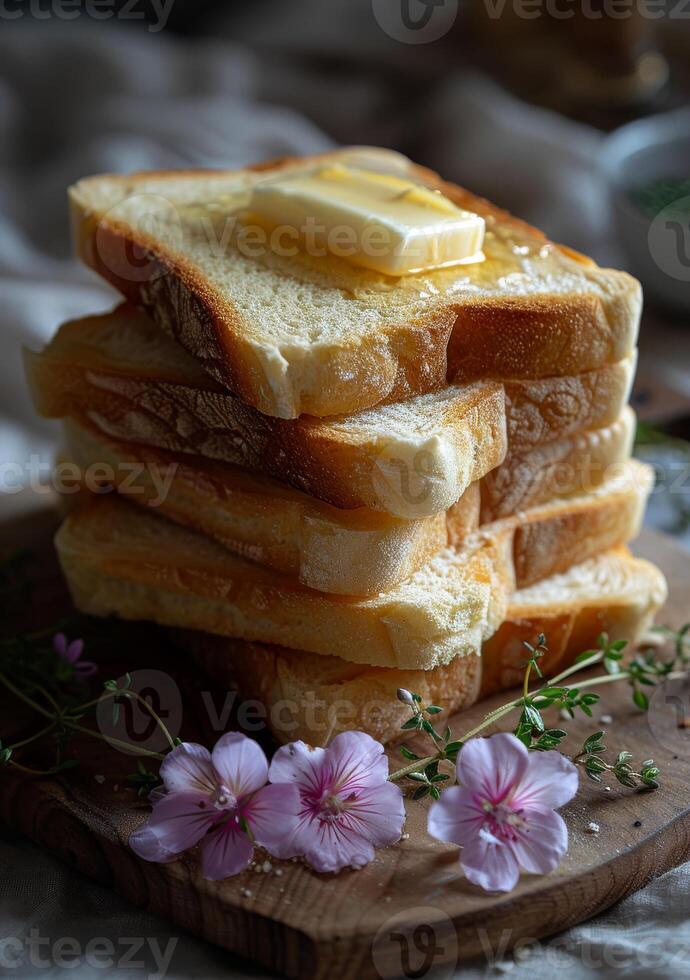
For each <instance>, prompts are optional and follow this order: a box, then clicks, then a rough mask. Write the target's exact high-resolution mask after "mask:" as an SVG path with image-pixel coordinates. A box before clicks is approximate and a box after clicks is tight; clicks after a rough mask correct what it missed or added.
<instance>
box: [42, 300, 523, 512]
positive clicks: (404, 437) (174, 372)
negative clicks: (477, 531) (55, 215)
mask: <svg viewBox="0 0 690 980" xmlns="http://www.w3.org/2000/svg"><path fill="white" fill-rule="evenodd" d="M26 369H27V376H28V379H29V384H30V387H31V389H32V392H33V395H34V400H35V403H36V408H37V410H38V412H39V413H40V414H41V415H44V416H48V417H50V418H62V417H73V418H86V419H88V420H90V421H91V423H92V424H94V425H95V426H96V427H97V428H98V429H100V431H101V432H104V433H106V434H107V435H110V436H112V437H113V438H116V439H122V440H125V441H128V442H139V443H143V444H146V445H151V446H155V447H158V448H159V449H167V450H172V451H174V452H183V453H195V454H199V455H202V456H206V457H208V458H210V459H217V460H222V461H223V462H228V463H235V464H239V465H242V466H245V467H248V468H250V469H253V470H258V471H260V472H262V473H265V474H267V475H269V476H272V477H275V478H276V479H279V480H282V481H283V482H285V483H290V484H291V485H292V486H294V487H297V488H298V489H300V490H303V491H305V492H306V493H308V494H311V495H312V496H314V497H318V498H319V499H321V500H325V501H327V502H328V503H331V504H333V505H334V506H336V507H341V508H357V507H368V508H370V509H372V510H378V511H383V512H385V513H388V514H393V515H395V516H396V517H402V518H406V519H419V518H422V517H428V516H431V515H433V514H437V513H439V512H440V511H442V510H445V509H446V508H448V507H450V506H451V504H454V503H455V501H456V500H458V498H459V497H460V496H461V495H462V493H463V492H464V491H465V490H466V489H467V487H468V486H469V485H470V484H471V483H472V482H473V481H474V480H478V479H480V478H481V477H482V476H484V474H485V473H488V472H489V471H490V470H492V469H493V468H494V467H495V466H498V464H499V463H501V461H502V460H503V458H504V456H505V453H506V420H505V397H504V393H503V388H502V386H501V385H499V384H498V383H497V382H495V381H488V382H476V383H473V384H467V385H450V386H448V387H446V388H442V389H441V390H439V391H436V392H431V393H429V394H426V395H418V396H417V397H416V398H413V399H411V400H409V401H407V402H402V403H400V404H393V405H382V406H379V407H377V408H373V409H368V410H366V411H363V412H358V413H357V414H355V415H350V416H346V417H336V418H331V419H315V418H309V417H303V418H299V419H276V418H270V417H268V416H266V415H263V414H261V413H260V412H257V411H256V409H253V408H249V407H248V406H247V405H245V404H244V402H242V401H241V400H240V399H239V398H236V397H235V396H233V395H231V394H230V393H229V392H228V391H227V390H226V389H225V388H223V387H222V386H221V385H219V384H217V383H216V382H214V381H213V380H212V379H211V378H209V376H208V375H207V374H206V373H205V372H204V371H202V369H201V368H200V367H199V365H198V364H197V362H196V361H195V360H194V358H192V357H190V356H189V355H188V354H186V353H185V351H184V350H182V349H181V348H180V347H179V345H178V344H176V343H175V342H174V341H172V340H170V338H169V337H166V336H165V334H163V333H162V332H161V331H160V330H159V329H158V328H157V327H156V325H155V324H154V323H152V321H151V320H150V319H149V318H148V317H147V316H146V315H145V314H143V313H138V312H137V311H136V310H133V309H132V308H131V307H127V306H126V305H123V306H122V307H120V308H119V309H118V310H116V311H115V312H114V313H111V314H109V315H105V316H97V317H88V318H85V319H83V320H75V321H73V322H71V323H66V324H64V325H63V326H62V327H61V328H60V330H59V331H58V333H57V335H56V336H55V337H54V339H53V340H52V341H51V343H50V344H49V345H48V346H47V347H46V349H45V350H44V351H43V352H42V353H41V354H27V356H26Z"/></svg>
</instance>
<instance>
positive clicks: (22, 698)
mask: <svg viewBox="0 0 690 980" xmlns="http://www.w3.org/2000/svg"><path fill="white" fill-rule="evenodd" d="M0 684H4V685H5V687H6V688H7V690H8V691H11V692H12V694H14V695H15V697H18V698H19V700H20V701H23V702H24V704H26V705H28V706H29V707H30V708H33V710H34V711H37V712H38V714H39V715H43V717H44V718H50V719H51V721H52V720H53V715H52V714H51V713H50V711H48V710H47V709H46V708H43V707H42V706H41V705H40V704H38V703H37V702H36V701H34V700H33V698H30V697H29V696H28V694H24V692H23V691H20V690H19V688H17V687H15V686H14V684H13V683H12V681H9V680H8V679H7V678H6V677H5V675H4V674H2V673H0Z"/></svg>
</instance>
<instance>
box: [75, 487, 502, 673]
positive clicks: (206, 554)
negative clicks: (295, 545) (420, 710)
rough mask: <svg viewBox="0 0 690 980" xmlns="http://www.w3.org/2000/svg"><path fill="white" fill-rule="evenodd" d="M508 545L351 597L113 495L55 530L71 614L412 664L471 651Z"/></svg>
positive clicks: (487, 629)
mask: <svg viewBox="0 0 690 980" xmlns="http://www.w3.org/2000/svg"><path fill="white" fill-rule="evenodd" d="M510 543H511V539H510V532H509V529H504V530H503V532H502V533H501V534H500V535H496V536H495V537H493V538H491V539H484V538H479V537H478V538H477V539H475V540H473V541H471V542H468V543H467V546H466V547H465V548H464V549H463V550H462V551H460V552H452V551H450V550H447V551H444V552H442V553H441V554H440V555H438V556H437V557H436V558H435V559H433V561H431V562H430V563H429V564H428V565H426V566H425V567H424V568H423V569H421V570H420V571H418V572H417V573H416V574H415V575H414V576H412V578H410V579H408V580H407V581H406V582H404V583H402V584H401V585H399V586H397V587H396V588H395V589H391V590H390V591H389V592H386V593H382V594H381V595H378V596H373V597H369V598H357V597H351V596H333V595H326V594H325V593H320V592H315V591H313V590H311V589H307V588H305V587H304V586H302V585H300V584H299V583H298V582H295V581H294V579H290V578H288V577H287V576H283V575H279V574H278V573H276V572H275V571H272V570H270V569H264V568H262V567H261V566H259V565H254V564H253V563H251V562H248V561H244V560H242V559H241V558H238V557H236V556H234V555H231V554H230V553H229V552H228V551H226V550H225V549H223V548H222V547H220V546H219V545H218V544H216V543H215V542H213V541H211V540H210V539H207V538H205V537H203V536H201V535H198V534H196V533H194V532H192V531H189V530H187V529H184V528H180V527H179V526H177V525H174V524H171V523H170V522H168V521H166V520H165V519H164V518H162V517H158V516H154V515H153V514H152V513H151V512H146V513H145V512H143V511H140V510H139V509H137V508H135V507H133V506H132V505H130V504H127V503H125V502H124V501H123V500H122V499H121V498H119V497H118V496H117V495H115V494H111V495H106V496H102V495H98V496H94V497H92V498H91V499H85V500H80V501H79V503H78V506H77V507H75V509H74V510H73V511H72V512H70V514H69V515H68V517H67V519H66V520H65V522H64V523H63V525H62V527H61V528H60V530H59V531H58V534H57V536H56V548H57V552H58V555H59V558H60V562H61V565H62V568H63V571H64V574H65V577H66V579H67V583H68V586H69V588H70V591H71V594H72V598H73V601H74V603H75V605H76V607H77V608H78V609H80V610H81V611H82V612H86V613H89V614H91V615H96V616H108V615H118V616H120V617H121V618H124V619H151V620H153V621H154V622H158V623H160V624H161V625H164V626H179V627H184V628H187V629H204V630H207V631H208V632H211V633H215V634H217V635H220V636H231V637H242V638H243V639H246V640H250V641H261V642H266V643H281V644H283V645H285V646H289V647H291V648H294V649H305V650H310V651H311V652H313V653H316V654H319V655H320V656H327V655H331V654H334V655H337V656H340V657H342V658H343V659H347V660H348V661H351V662H353V663H360V664H362V663H363V664H369V665H376V666H381V667H402V668H412V669H429V668H431V667H433V666H436V665H437V664H438V663H444V662H445V663H448V662H450V661H451V660H452V659H453V658H454V657H456V656H465V655H467V654H470V653H472V654H474V653H476V651H477V650H478V649H479V648H480V646H481V642H482V640H483V639H484V638H485V637H486V636H488V635H489V634H490V633H491V632H492V631H493V630H494V629H496V628H497V627H498V624H499V623H500V622H501V620H502V619H503V616H504V613H505V608H506V603H507V598H508V594H509V593H510V592H511V591H512V589H513V588H514V576H513V569H512V561H511V559H510Z"/></svg>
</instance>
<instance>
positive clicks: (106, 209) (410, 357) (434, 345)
mask: <svg viewBox="0 0 690 980" xmlns="http://www.w3.org/2000/svg"><path fill="white" fill-rule="evenodd" d="M333 162H341V163H342V162H344V163H346V164H349V165H351V166H359V167H364V168H365V169H374V170H380V171H384V172H394V173H397V174H398V175H405V176H408V177H412V178H413V179H415V180H418V181H420V182H421V183H423V184H425V185H426V186H427V187H430V188H432V189H435V190H439V191H441V192H442V193H443V194H445V195H446V196H447V197H448V198H449V199H450V200H451V201H454V202H455V203H456V204H457V205H459V206H460V207H461V208H464V209H466V210H469V211H473V212H475V213H477V214H480V215H481V216H482V217H483V218H484V219H485V221H486V229H487V230H486V238H485V243H484V253H485V256H486V258H485V260H484V261H483V262H478V263H475V264H472V265H461V266H456V267H451V268H446V269H438V270H436V271H434V272H430V273H425V274H420V275H413V276H403V277H400V278H390V277H387V276H385V275H381V274H379V273H375V272H372V271H369V270H366V269H362V268H357V267H355V266H353V265H352V264H351V263H348V262H347V260H345V259H336V258H332V259H323V258H314V257H312V256H309V255H307V254H306V252H299V253H298V254H297V255H293V256H290V257H287V256H281V255H278V254H276V253H275V252H274V251H272V250H271V249H270V248H256V247H253V248H252V249H251V251H252V255H251V256H250V255H249V254H247V253H248V251H249V250H248V249H247V248H246V247H243V245H242V237H241V236H242V232H241V230H240V229H241V227H242V225H241V222H238V221H237V218H238V215H241V214H243V213H246V209H247V205H248V203H249V199H250V196H251V193H252V189H253V188H254V187H255V186H256V185H257V184H258V183H259V182H261V181H265V180H270V179H272V178H274V177H276V176H280V175H281V174H286V173H293V174H294V173H297V172H299V171H308V170H313V169H316V168H318V167H320V166H322V165H324V164H328V163H333ZM70 202H71V210H72V216H73V225H74V230H75V239H76V246H77V251H78V254H79V255H80V256H81V257H82V259H83V260H84V261H85V262H86V263H87V264H88V265H90V266H91V267H92V268H94V269H95V270H96V271H97V272H99V273H100V274H101V275H102V276H104V277H105V278H106V279H107V280H108V281H109V282H111V283H112V284H113V285H114V286H116V288H117V289H119V290H120V291H121V292H122V293H123V295H124V296H126V297H127V299H129V300H130V301H131V302H133V303H136V304H137V305H141V306H143V307H144V308H145V309H146V310H147V311H148V312H149V313H150V314H151V315H152V317H153V318H154V319H155V320H156V322H157V323H158V324H159V325H160V326H161V327H162V328H163V329H164V330H165V331H167V333H169V334H170V335H171V336H173V337H175V338H176V339H177V340H178V341H179V342H180V343H181V344H182V345H183V346H184V347H185V348H186V349H187V351H188V352H189V353H190V354H192V355H193V356H194V357H195V358H197V359H198V361H199V362H200V363H201V364H203V366H204V368H205V369H206V370H207V371H208V372H209V373H210V374H211V375H213V377H215V378H216V379H217V380H218V381H220V382H221V383H222V384H223V385H225V386H227V387H228V388H229V389H230V390H231V391H233V392H235V393H236V394H237V395H238V396H239V397H240V398H242V399H243V401H245V402H246V403H247V404H249V405H252V406H253V407H254V408H257V409H259V410H260V411H262V412H264V413H265V414H267V415H272V416H278V417H281V418H294V417H296V416H298V415H301V414H303V413H308V414H310V415H315V416H327V415H334V414H345V413H347V414H351V413H354V412H359V411H361V410H363V409H366V408H370V407H371V406H373V405H376V404H379V403H381V402H383V401H401V400H403V399H407V398H410V397H412V396H414V395H417V394H420V393H424V392H428V391H431V390H433V389H435V388H437V387H438V386H439V385H441V384H442V383H443V382H444V381H445V380H446V378H450V379H451V380H456V379H459V380H462V381H464V382H467V381H471V380H477V379H479V378H484V377H493V378H498V379H504V378H533V377H549V376H551V375H573V374H579V373H581V372H583V371H589V370H592V369H594V368H599V367H601V366H602V365H604V364H610V363H614V362H616V361H620V360H621V359H622V358H624V357H627V356H628V355H629V354H630V353H631V352H632V350H633V348H634V346H635V342H636V336H637V330H638V324H639V316H640V307H641V292H640V287H639V284H638V283H637V282H636V280H634V279H632V278H631V277H630V276H628V275H626V274H625V273H623V272H615V271H612V270H609V269H600V268H599V267H598V266H597V265H596V264H595V263H594V262H592V261H591V260H590V259H586V258H585V257H583V256H581V255H578V254H576V253H574V252H572V251H570V250H569V249H565V248H562V247H560V246H558V245H555V244H553V243H552V242H550V241H549V240H548V239H547V238H545V237H544V235H543V234H542V233H541V232H539V231H537V230H535V229H534V228H531V227H529V225H527V224H525V223H524V222H521V221H518V220H516V219H515V218H513V217H511V216H510V215H508V214H507V213H506V212H505V211H501V210H499V209H498V208H496V207H495V206H494V205H492V204H490V203H489V202H487V201H484V200H482V199H481V198H478V197H476V196H475V195H474V194H471V193H470V192H468V191H466V190H463V189H462V188H459V187H456V186H454V185H452V184H449V183H445V182H444V181H442V180H441V179H440V178H439V177H438V176H437V175H436V174H433V173H432V172H431V171H428V170H424V169H423V168H421V167H416V166H414V165H413V164H411V163H410V162H409V161H408V160H406V159H405V158H404V157H401V156H400V155H399V154H394V153H391V152H389V151H382V150H354V151H353V150H349V151H347V150H345V151H343V150H341V151H334V152H332V153H329V154H324V155H321V156H318V157H308V158H304V159H286V160H281V161H274V162H271V163H268V164H263V165H261V166H259V167H254V168H249V169H247V170H242V171H234V172H232V171H215V172H214V171H178V172H168V173H165V172H163V173H161V172H152V173H139V174H129V175H126V176H113V175H103V176H96V177H89V178H86V179H84V180H80V181H79V182H78V183H77V184H76V185H75V186H74V187H72V188H71V191H70ZM257 252H258V253H259V254H257Z"/></svg>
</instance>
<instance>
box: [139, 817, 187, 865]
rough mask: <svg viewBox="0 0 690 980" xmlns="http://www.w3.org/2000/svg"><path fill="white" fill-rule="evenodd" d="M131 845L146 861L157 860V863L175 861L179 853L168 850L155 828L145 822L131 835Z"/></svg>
mask: <svg viewBox="0 0 690 980" xmlns="http://www.w3.org/2000/svg"><path fill="white" fill-rule="evenodd" d="M129 846H130V847H131V848H132V850H133V851H134V853H135V854H137V855H138V856H139V857H140V858H142V859H143V860H144V861H155V862H156V863H157V864H167V863H168V862H169V861H175V860H176V859H177V854H173V853H172V851H168V850H167V849H166V848H165V847H164V846H163V844H162V843H161V839H160V837H159V836H158V834H157V833H156V831H155V830H152V829H151V827H149V825H148V823H145V824H144V825H143V826H141V827H140V828H139V829H138V830H135V831H134V833H132V834H130V835H129Z"/></svg>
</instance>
